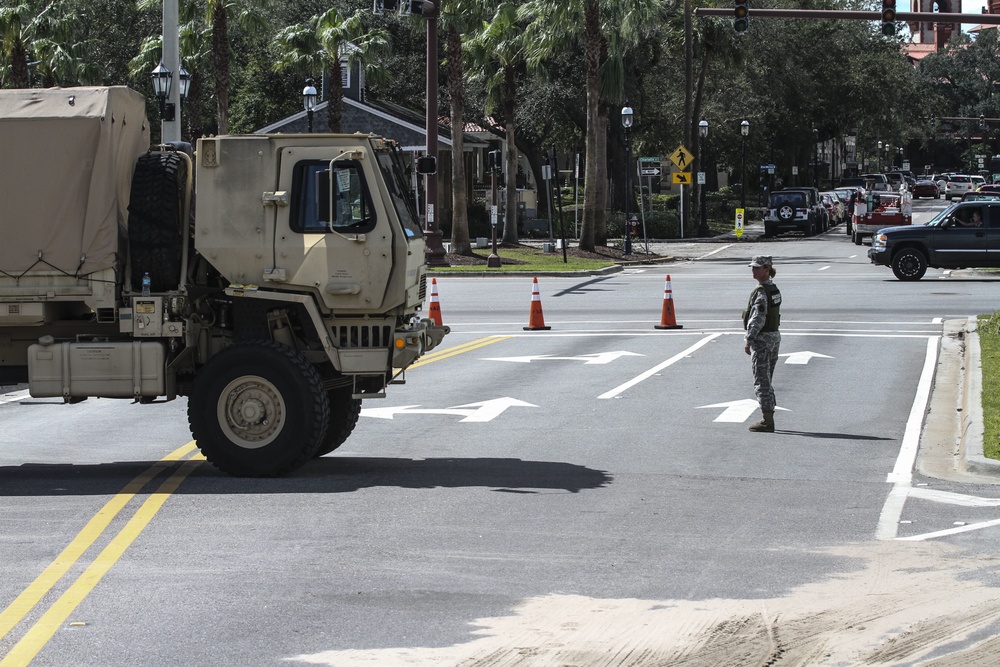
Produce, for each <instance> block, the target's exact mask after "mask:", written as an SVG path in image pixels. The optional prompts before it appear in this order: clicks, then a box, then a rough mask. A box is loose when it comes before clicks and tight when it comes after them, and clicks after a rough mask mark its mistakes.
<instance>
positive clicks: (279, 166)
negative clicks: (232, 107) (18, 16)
mask: <svg viewBox="0 0 1000 667" xmlns="http://www.w3.org/2000/svg"><path fill="white" fill-rule="evenodd" d="M0 146H3V151H4V159H3V161H2V162H0V182H2V183H3V184H4V186H3V194H2V195H0V201H2V203H0V216H2V217H0V233H2V237H3V242H2V243H0V384H9V383H20V382H26V383H27V384H28V388H29V391H30V393H31V395H32V396H39V397H61V398H63V399H64V400H65V401H66V402H67V403H75V402H78V401H80V400H83V399H86V398H88V397H102V398H130V399H133V400H137V401H142V402H151V401H153V400H154V399H157V398H161V399H166V400H171V399H174V398H176V397H178V396H186V397H187V399H188V418H189V421H190V425H191V431H192V433H193V435H194V437H195V438H196V439H197V441H198V446H199V447H200V448H201V450H202V452H203V453H204V455H205V456H206V458H207V459H208V460H209V461H211V462H212V463H213V464H214V465H216V466H217V467H219V468H220V469H222V470H225V471H228V472H231V473H233V474H237V475H255V476H263V475H279V474H283V473H287V472H289V471H291V470H294V469H295V468H297V467H298V466H300V465H302V464H303V463H305V462H306V461H308V460H309V459H311V458H313V457H316V456H321V455H323V454H326V453H329V452H331V451H333V450H334V449H336V448H337V447H338V446H340V444H341V443H343V442H344V440H345V439H346V438H347V437H348V436H349V435H350V433H351V431H352V430H353V429H354V427H355V425H356V423H357V421H358V415H359V412H360V409H361V401H362V400H363V399H365V398H381V397H383V396H384V395H385V394H384V392H385V389H386V387H387V385H389V384H391V383H394V382H401V381H402V373H403V371H404V370H405V369H406V368H407V367H408V366H410V365H411V364H412V363H413V362H414V361H416V360H417V359H418V358H419V357H420V356H421V355H422V354H423V353H425V352H427V351H429V350H431V349H433V348H434V347H435V346H436V345H438V344H439V343H440V342H441V340H442V338H443V337H444V336H445V334H446V333H447V332H448V328H447V327H439V326H435V325H434V324H433V322H432V321H431V320H429V319H425V318H422V317H421V316H420V311H421V308H422V306H423V302H424V299H425V289H426V288H425V284H426V280H425V273H426V268H425V265H424V239H423V235H422V233H421V229H420V226H419V222H418V219H417V214H416V210H415V208H414V204H413V201H412V199H411V198H410V197H408V196H407V185H406V182H405V180H404V178H403V172H402V170H401V167H400V162H399V157H398V154H397V153H396V152H395V150H394V148H393V146H392V145H391V143H390V142H388V141H385V140H383V139H380V138H377V137H373V136H365V135H329V134H308V135H293V134H288V135H251V136H220V137H212V138H208V139H201V140H199V142H198V145H197V149H196V150H195V151H193V153H192V152H191V151H190V150H184V149H185V146H178V147H176V148H172V147H167V146H155V147H150V138H149V123H148V121H147V120H146V116H145V102H144V99H143V98H142V96H140V95H139V94H138V93H136V92H134V91H131V90H128V89H127V88H123V87H108V88H64V89H49V90H3V91H0Z"/></svg>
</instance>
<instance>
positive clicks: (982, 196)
mask: <svg viewBox="0 0 1000 667" xmlns="http://www.w3.org/2000/svg"><path fill="white" fill-rule="evenodd" d="M962 201H1000V192H966V193H965V194H964V195H962Z"/></svg>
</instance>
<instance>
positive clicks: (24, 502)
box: [0, 202, 1000, 667]
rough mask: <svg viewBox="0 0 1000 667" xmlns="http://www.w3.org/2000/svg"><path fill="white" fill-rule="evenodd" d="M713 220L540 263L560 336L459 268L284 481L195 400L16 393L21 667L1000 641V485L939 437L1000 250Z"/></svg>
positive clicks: (968, 654) (12, 542) (4, 493)
mask: <svg viewBox="0 0 1000 667" xmlns="http://www.w3.org/2000/svg"><path fill="white" fill-rule="evenodd" d="M933 206H934V204H931V203H930V202H921V203H920V204H918V207H919V210H920V211H921V212H923V211H924V210H925V209H929V208H931V207H933ZM688 245H689V246H691V248H692V252H691V255H692V256H694V257H697V258H696V259H686V258H683V257H681V258H679V261H677V262H674V263H671V264H668V265H652V266H636V267H632V268H629V269H626V270H625V271H622V272H620V273H616V274H612V275H606V276H589V277H561V278H556V277H542V278H540V279H539V292H540V296H541V303H542V307H543V314H544V319H545V324H546V325H548V326H551V330H548V331H525V330H524V327H525V326H527V325H528V320H529V306H530V296H531V280H530V278H527V277H524V276H522V277H508V278H493V279H483V278H467V277H447V278H439V279H438V286H439V290H440V298H441V307H442V311H443V316H444V320H445V322H446V323H447V324H449V325H450V326H451V327H452V330H453V332H452V333H451V334H450V335H449V336H448V338H447V339H446V341H445V344H444V346H443V347H442V348H441V349H439V350H436V351H435V352H433V353H431V354H430V355H428V356H427V357H425V359H424V360H423V361H422V362H421V363H420V364H419V366H418V367H415V368H413V369H411V370H410V371H408V372H407V375H406V384H404V385H400V386H393V387H390V388H389V389H390V390H389V395H388V397H387V398H386V399H383V400H379V401H370V402H366V403H365V406H364V408H365V409H364V411H363V413H362V418H361V422H360V423H359V426H358V428H357V430H356V432H355V434H354V435H353V436H352V437H351V438H350V439H349V440H348V441H347V443H345V445H344V446H343V447H342V448H341V449H340V450H338V451H337V452H335V453H334V454H332V455H329V456H327V457H324V458H322V459H319V460H317V461H315V462H313V463H312V464H310V465H308V466H306V467H305V468H304V469H302V470H301V471H300V472H298V473H296V474H295V475H292V476H290V477H287V478H282V479H276V480H246V479H236V478H231V477H228V476H225V475H222V474H220V473H217V472H216V471H214V470H213V469H212V468H211V467H210V466H209V465H208V464H206V463H204V462H200V461H199V460H198V459H197V458H196V457H195V458H193V459H192V458H191V456H192V453H191V447H190V445H187V443H189V441H190V436H189V434H188V432H187V424H186V417H185V406H184V402H183V401H175V402H173V403H169V404H159V405H132V404H129V403H127V402H120V401H111V400H90V401H87V402H85V403H82V404H79V405H74V406H64V405H61V404H58V402H56V401H51V400H40V399H38V400H36V399H27V398H24V397H23V396H21V395H14V396H12V397H8V398H6V399H0V400H5V401H6V402H4V403H0V637H2V639H0V667H9V665H22V664H29V663H30V664H32V665H59V666H60V667H62V666H76V665H87V666H91V665H93V666H97V665H130V666H145V665H149V666H154V665H155V666H159V665H212V666H213V667H226V666H230V665H232V666H245V665H279V664H281V665H286V664H292V665H295V664H303V665H304V664H322V665H389V666H392V665H456V666H457V665H497V666H499V665H505V666H506V665H580V666H584V665H586V666H590V665H705V666H708V665H720V664H726V665H758V664H769V665H836V664H851V665H864V664H913V663H914V662H915V661H916V660H918V659H926V660H928V661H929V662H927V663H926V664H935V665H976V664H983V665H987V664H993V663H992V662H990V661H991V660H994V659H995V655H996V654H997V648H998V646H997V640H996V639H995V638H994V637H995V635H996V628H995V627H994V625H993V624H994V621H995V619H996V618H997V615H998V614H1000V591H998V588H997V584H998V581H997V576H996V574H997V569H996V558H995V556H994V554H995V553H996V552H997V547H998V546H1000V527H995V526H992V525H987V524H989V522H991V521H994V520H995V519H996V518H997V516H998V514H1000V509H998V507H1000V500H998V498H1000V489H997V488H995V487H994V486H992V484H991V483H990V482H991V481H992V480H983V479H981V478H972V477H967V478H966V477H962V476H960V475H952V476H948V477H947V478H940V479H939V478H937V477H931V476H928V475H924V474H921V473H916V472H914V462H915V460H916V457H917V454H918V451H917V444H918V442H919V435H920V432H921V431H922V430H925V427H926V425H925V424H924V418H925V415H927V414H928V413H927V409H928V401H929V399H930V396H931V393H932V392H931V389H932V386H933V379H934V376H935V370H936V368H937V366H938V363H939V361H940V350H941V349H942V339H943V337H945V336H946V328H945V327H946V325H945V323H946V322H951V321H956V320H963V319H965V318H967V317H969V316H972V315H975V314H978V313H983V312H991V311H994V310H997V309H1000V296H998V291H997V283H998V279H996V278H993V277H992V276H990V275H984V274H977V273H972V272H943V271H934V270H931V271H929V273H928V276H927V277H926V278H925V279H924V280H921V281H919V282H917V283H901V282H899V281H896V280H895V278H894V277H893V276H892V274H891V271H889V270H888V269H885V268H884V267H874V266H872V265H870V264H869V262H868V259H867V257H866V256H865V253H864V249H863V248H858V247H856V246H854V245H853V244H851V243H850V240H849V238H848V237H847V236H846V235H845V234H843V232H842V230H839V229H834V230H832V231H831V232H829V233H828V234H825V235H821V236H818V237H814V238H809V239H803V238H801V237H798V238H796V237H794V236H789V237H781V238H778V239H775V240H768V241H766V242H765V241H756V242H753V243H750V242H748V241H746V240H744V241H741V242H739V243H731V244H727V243H721V244H720V243H715V244H698V243H691V244H686V245H685V247H687V246H688ZM675 247H676V248H678V249H679V248H680V247H681V246H680V245H679V244H678V245H676V246H675ZM694 251H697V252H694ZM752 254H770V255H772V256H773V257H774V258H775V266H776V269H777V276H776V278H775V281H776V282H777V283H778V285H779V286H780V288H781V290H782V294H783V307H782V311H783V317H782V346H781V352H782V354H783V355H785V356H783V357H782V363H780V364H779V366H778V369H777V371H776V373H775V385H776V392H777V398H778V405H779V411H778V413H777V414H776V422H777V425H778V432H776V433H774V434H755V433H750V432H748V431H747V428H746V427H747V424H748V423H749V422H750V421H752V420H754V419H756V413H754V411H753V406H752V397H753V394H752V380H751V376H750V370H749V360H748V357H747V356H746V355H745V354H744V353H743V346H742V339H741V332H742V326H741V323H740V321H739V315H740V312H741V311H742V309H743V308H744V306H745V303H746V299H747V297H748V295H749V293H750V291H751V289H752V287H753V285H754V282H753V280H752V278H751V276H750V270H749V268H747V261H748V258H749V256H750V255H752ZM668 273H669V275H670V278H671V287H672V294H673V298H674V304H675V313H676V319H677V322H678V324H680V325H682V327H683V328H682V329H679V330H671V331H661V330H657V329H655V328H654V325H655V324H658V323H659V322H660V316H661V306H662V296H663V291H664V283H665V277H666V274H668ZM944 455H945V456H948V455H950V453H949V452H945V454H944ZM184 461H187V462H184ZM144 475H145V477H144ZM147 478H148V479H147ZM960 524H961V525H960ZM958 528H963V529H965V528H977V529H975V530H972V529H965V530H961V531H958V530H956V529H958Z"/></svg>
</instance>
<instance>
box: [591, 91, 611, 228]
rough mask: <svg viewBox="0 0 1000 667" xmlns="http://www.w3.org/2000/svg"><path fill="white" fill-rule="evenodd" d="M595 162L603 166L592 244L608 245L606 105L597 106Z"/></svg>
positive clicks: (596, 198)
mask: <svg viewBox="0 0 1000 667" xmlns="http://www.w3.org/2000/svg"><path fill="white" fill-rule="evenodd" d="M596 139H597V163H598V164H600V165H603V166H604V169H603V170H602V172H601V177H600V178H599V179H598V180H597V192H596V195H597V196H596V197H595V198H594V201H595V206H596V208H595V210H594V245H599V246H601V245H603V246H606V245H608V111H607V105H605V104H598V106H597V133H596Z"/></svg>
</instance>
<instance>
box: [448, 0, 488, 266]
mask: <svg viewBox="0 0 1000 667" xmlns="http://www.w3.org/2000/svg"><path fill="white" fill-rule="evenodd" d="M481 13H482V5H481V3H479V2H476V1H475V0H451V1H450V2H448V3H447V4H446V5H445V6H444V9H443V11H442V12H441V23H442V27H443V28H444V34H445V61H446V62H447V66H448V69H447V72H448V77H447V78H448V83H447V90H448V104H449V107H450V112H451V183H452V186H451V251H452V252H453V253H456V254H459V255H471V254H472V243H471V241H470V239H469V210H468V209H469V196H468V192H467V190H466V186H465V181H466V175H465V134H464V131H463V128H464V127H465V66H464V65H465V48H464V45H463V40H462V35H463V34H465V35H468V34H469V33H471V32H473V31H474V30H475V29H476V28H477V27H481V26H482V20H481V19H480V18H479V15H480V14H481Z"/></svg>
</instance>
